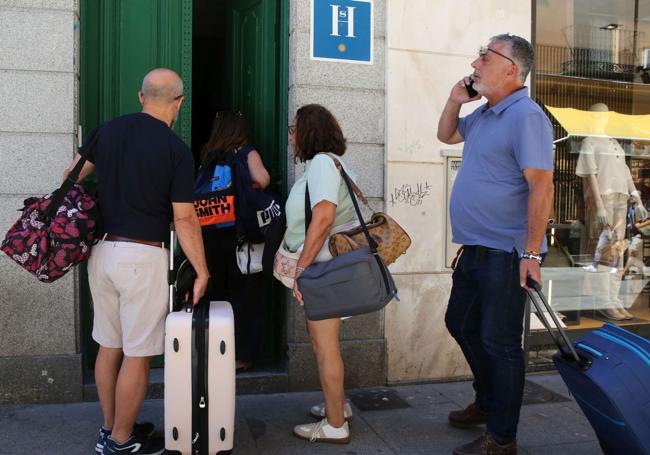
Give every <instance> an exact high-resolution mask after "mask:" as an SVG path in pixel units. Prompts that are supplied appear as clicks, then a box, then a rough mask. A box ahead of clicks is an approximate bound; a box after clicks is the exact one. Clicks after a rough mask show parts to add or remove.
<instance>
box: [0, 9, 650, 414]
mask: <svg viewBox="0 0 650 455" xmlns="http://www.w3.org/2000/svg"><path fill="white" fill-rule="evenodd" d="M350 8H352V10H350ZM368 8H370V11H371V14H370V15H366V14H367V11H368ZM351 11H354V12H353V13H352V14H350V13H351ZM342 13H343V14H342ZM328 14H329V16H328ZM337 18H338V20H337ZM355 19H356V20H357V21H358V22H354V20H355ZM350 20H352V21H353V22H352V26H353V27H354V29H353V30H352V31H351V30H350V27H351V25H350ZM323 24H325V25H323ZM329 26H331V27H332V29H331V30H330V32H329V33H326V35H327V36H324V35H323V34H322V27H329ZM335 29H336V30H335ZM505 32H510V33H513V34H517V35H520V36H523V37H526V38H527V39H530V40H532V41H533V43H534V44H535V46H536V49H537V52H538V63H537V66H536V68H534V70H533V74H531V76H530V78H529V81H528V84H527V85H529V87H530V88H531V90H532V91H531V93H532V96H533V97H534V98H535V100H536V101H537V102H539V103H540V104H541V105H543V106H544V108H545V109H546V110H547V112H548V113H549V116H550V117H551V119H552V121H553V124H554V127H555V139H556V152H555V153H556V158H555V159H556V176H555V179H556V188H557V191H556V198H555V204H554V213H553V217H552V218H553V220H551V222H550V224H549V232H548V236H549V243H550V245H551V249H550V252H549V256H548V258H549V260H548V261H547V263H546V265H545V268H546V270H544V279H545V288H546V289H547V291H548V292H549V295H550V297H551V299H552V303H553V305H554V308H556V310H557V311H558V313H561V314H562V316H564V321H565V323H566V324H567V326H568V327H569V328H570V329H572V330H571V333H572V335H573V336H577V335H579V334H580V333H581V331H584V330H588V329H589V328H592V327H595V326H597V325H598V324H601V323H602V322H605V321H614V319H612V317H613V316H616V319H615V321H616V322H617V323H622V324H626V325H627V326H629V327H630V328H631V330H633V331H636V332H637V333H640V334H641V335H642V336H648V335H649V334H650V332H648V331H646V326H645V324H644V322H645V320H646V318H647V319H648V320H650V312H649V309H648V297H647V295H646V292H645V287H646V284H647V280H646V279H645V273H644V272H646V271H648V272H650V271H649V270H646V269H645V267H644V262H643V261H644V260H645V255H646V252H647V254H650V248H645V249H644V247H645V246H646V245H645V242H644V234H643V229H644V226H643V225H639V229H640V230H638V229H637V230H635V227H634V224H635V223H636V222H642V221H643V219H642V218H644V217H642V216H640V215H641V213H640V212H641V210H639V205H640V204H638V203H637V202H636V200H635V199H634V194H632V193H633V191H638V195H639V198H640V199H641V204H644V203H645V201H646V200H647V199H649V198H650V180H648V178H649V177H648V175H650V173H649V172H647V171H646V170H645V169H646V166H647V165H646V162H647V161H646V158H645V157H646V155H647V154H650V147H649V145H648V144H650V142H648V140H649V139H650V137H649V131H650V120H649V118H648V117H647V114H650V90H648V89H649V88H650V84H648V83H649V82H650V76H648V75H647V68H650V62H649V61H648V60H650V1H648V0H598V1H588V0H571V1H564V0H537V1H532V2H529V1H520V0H487V1H481V2H475V1H471V0H459V1H456V2H451V1H449V0H341V1H338V2H336V1H333V0H332V1H325V0H236V1H230V2H220V1H214V0H211V1H207V0H194V1H192V0H139V1H138V2H128V1H127V0H102V1H101V2H96V1H93V0H0V94H2V100H3V103H2V105H0V162H1V164H2V165H1V166H0V176H1V180H0V232H6V231H7V230H8V229H9V227H10V226H11V224H12V223H13V222H14V221H15V219H16V218H17V212H16V209H18V208H20V207H22V201H23V199H25V198H27V197H30V196H38V195H42V194H44V193H47V192H49V191H51V190H53V189H54V188H56V187H57V186H58V185H59V184H60V181H61V176H62V173H63V170H64V169H65V168H66V167H67V166H68V164H69V162H70V160H71V159H72V155H73V152H74V150H75V147H76V146H77V145H78V143H79V141H80V140H81V139H82V137H83V135H84V133H85V132H87V131H89V130H90V129H92V128H93V127H94V126H96V125H97V124H99V123H101V122H103V121H106V120H108V119H110V118H112V117H113V116H116V115H120V114H124V113H128V112H133V111H136V110H138V108H139V105H138V102H137V98H136V93H137V90H138V89H139V86H140V82H141V79H142V77H143V75H144V74H145V73H146V72H147V71H148V70H150V69H152V68H155V67H158V66H167V67H171V68H173V69H175V70H177V71H178V72H179V74H181V76H182V77H183V80H184V83H185V94H186V98H187V101H186V103H185V105H184V107H183V110H182V113H181V117H180V120H179V124H178V126H177V127H176V131H177V133H178V134H179V135H180V136H181V137H182V138H183V139H184V140H185V141H186V142H188V143H191V145H192V149H193V151H195V152H197V151H198V149H200V147H201V145H202V144H203V143H204V142H205V141H206V139H207V134H208V133H209V128H210V124H211V121H212V118H213V116H214V112H215V111H216V110H219V109H224V108H225V109H228V108H232V109H238V110H241V111H242V113H244V115H246V116H247V117H248V118H249V119H250V121H251V124H252V127H253V132H254V136H255V144H256V145H257V146H258V147H259V150H260V151H261V153H262V156H263V158H264V160H265V163H266V164H267V166H268V167H269V169H270V170H271V173H272V175H273V178H274V182H275V189H276V190H277V191H279V192H281V193H284V194H286V193H287V191H288V188H290V186H291V183H292V182H293V181H294V180H295V179H296V177H297V176H299V175H300V174H301V173H302V172H303V165H301V164H295V163H294V161H293V159H292V151H291V149H290V148H289V147H288V146H287V140H286V128H287V125H288V124H289V123H290V121H291V119H292V117H293V114H294V113H295V111H296V109H297V108H298V107H300V106H301V105H304V104H307V103H320V104H323V105H325V106H326V107H328V108H329V109H331V110H332V112H333V113H334V115H335V116H336V117H337V118H338V119H339V121H340V123H341V126H342V128H343V131H344V134H345V136H346V138H347V141H348V152H347V153H346V155H345V157H344V159H345V161H346V163H348V164H349V165H350V166H351V167H352V168H353V169H354V170H355V172H356V173H357V174H358V175H359V177H360V180H359V185H360V187H361V188H362V190H363V191H364V192H365V194H366V195H367V196H368V197H369V199H370V204H371V206H372V207H373V208H374V209H375V210H383V211H386V212H387V213H389V214H390V215H391V216H393V217H394V218H395V219H397V220H398V221H399V222H400V223H401V224H402V225H403V227H404V228H405V229H406V230H407V231H408V232H409V234H410V235H411V238H412V242H413V243H412V246H411V248H410V249H409V251H408V252H407V254H406V255H405V256H403V257H402V258H400V259H399V260H398V261H397V262H396V263H395V264H394V265H393V266H391V271H392V273H393V275H394V277H395V281H396V284H397V286H398V288H399V294H400V301H399V302H392V303H391V304H389V305H388V306H387V307H386V309H385V310H384V311H382V312H378V313H374V314H370V315H365V316H360V317H355V318H352V319H350V320H349V321H346V322H345V323H344V324H343V328H342V343H341V346H342V351H343V355H344V359H345V362H346V382H347V385H348V386H370V385H380V384H386V383H389V384H390V383H399V382H416V381H434V380H448V379H453V378H460V377H465V376H467V375H468V374H469V368H468V367H467V364H466V363H465V361H464V359H463V356H462V354H461V352H460V349H459V348H458V347H457V346H456V344H455V342H454V341H453V340H452V338H451V337H450V336H449V335H448V334H447V331H446V328H445V325H444V313H445V310H446V306H447V299H448V296H449V291H450V288H451V269H450V263H451V262H450V261H451V258H452V257H453V255H454V253H455V251H456V247H457V246H455V245H453V244H452V242H451V233H450V226H449V221H448V210H447V202H448V196H449V193H450V190H451V185H452V184H453V179H454V176H455V173H456V171H457V170H458V167H459V166H460V165H461V164H462V144H459V145H457V146H453V147H450V146H447V145H444V144H442V143H440V142H439V141H438V140H437V139H436V127H437V122H438V118H439V116H440V114H441V112H442V109H443V107H444V105H445V102H446V100H447V97H448V95H449V91H450V89H451V86H452V85H453V84H454V83H455V82H456V81H458V80H459V79H460V78H461V77H463V76H465V75H468V74H470V73H471V71H472V70H471V67H470V64H471V62H472V61H473V60H474V59H475V58H476V53H477V49H478V47H479V46H481V45H484V44H486V43H487V41H488V39H489V38H490V37H491V36H493V35H496V34H500V33H505ZM350 35H353V36H352V37H350ZM328 36H329V38H328ZM337 36H342V37H343V38H346V39H347V40H345V39H343V38H342V39H341V40H340V42H339V41H336V37H337ZM332 37H334V38H332ZM349 38H354V39H359V40H360V41H362V44H363V46H366V47H369V49H370V50H369V53H367V52H365V51H364V49H366V47H363V46H361V48H360V49H357V48H356V47H354V46H356V43H357V42H356V41H354V43H355V44H354V45H353V44H352V43H353V41H350V39H349ZM332 39H334V41H332ZM364 40H365V41H364ZM328 43H329V44H332V43H333V44H334V47H333V48H332V47H331V46H330V47H329V48H328V47H327V46H328ZM337 52H338V53H337ZM355 59H356V60H361V61H362V62H361V63H358V62H357V63H354V62H352V61H351V60H355ZM639 68H640V69H639ZM646 79H647V80H646ZM598 103H600V104H606V105H607V106H608V109H607V111H604V110H603V109H602V108H601V110H600V111H594V110H591V111H590V108H591V107H592V106H594V105H595V104H598ZM479 105H480V103H479V102H475V103H471V104H468V105H465V106H464V107H463V110H462V114H467V113H469V112H471V111H472V110H473V109H475V108H476V107H478V106H479ZM565 109H574V110H575V111H566V110H565ZM567 112H568V114H567ZM619 114H620V115H625V116H630V117H622V118H621V119H622V120H621V119H618V118H617V117H616V115H619ZM596 117H598V118H601V119H602V118H603V117H607V119H606V120H605V123H607V126H606V127H603V128H604V129H603V128H601V130H598V131H596V130H594V129H593V128H592V129H591V130H589V131H586V130H585V129H584V125H585V124H586V125H592V126H593V124H594V121H595V120H597V119H596ZM576 119H578V120H579V119H584V120H583V121H582V122H580V121H578V122H577V123H578V125H577V126H576V125H574V123H576ZM619 123H620V124H624V125H629V124H630V123H631V124H635V125H636V124H638V128H637V129H632V130H629V129H628V130H625V131H622V130H621V129H620V128H618V127H616V125H619ZM619 126H620V125H619ZM581 128H582V129H581ZM588 138H591V139H589V141H591V140H593V138H596V140H598V141H600V140H601V139H605V140H608V141H610V143H611V144H612V145H611V147H612V150H615V152H614V155H616V154H617V153H618V155H619V156H618V158H619V161H622V162H623V164H622V166H621V165H620V163H619V165H618V166H619V167H620V169H623V167H625V168H626V169H629V176H630V179H631V181H632V182H633V185H634V189H632V188H631V187H630V186H629V185H628V186H627V187H625V191H623V190H620V191H619V193H620V194H622V193H621V192H623V193H625V192H627V193H626V196H627V197H622V196H621V198H622V199H624V200H625V201H624V202H623V203H620V204H618V205H617V206H616V210H617V212H616V216H617V217H620V213H619V212H621V211H622V212H624V216H623V218H624V222H623V227H621V226H617V225H616V222H615V221H614V219H613V218H614V209H612V213H611V215H612V221H611V223H609V224H608V225H606V226H605V227H607V226H609V227H607V229H608V232H610V234H608V235H605V236H604V237H605V240H603V241H602V242H601V244H602V245H601V246H600V247H599V239H600V238H601V233H602V231H603V230H604V229H605V228H604V227H603V225H599V224H597V222H596V221H595V220H597V216H598V213H597V211H598V210H597V207H596V202H595V198H594V196H590V194H591V193H589V191H590V189H589V188H590V187H589V182H591V181H592V180H593V179H591V178H590V175H600V174H598V173H594V172H592V174H590V173H589V172H588V171H580V170H579V169H582V168H581V167H580V168H579V166H578V161H579V160H580V159H581V158H580V157H581V155H583V158H582V161H584V160H585V159H587V158H588V157H589V156H590V155H589V152H588V151H587V149H588V147H587V145H588V143H589V141H587V142H585V140H586V139H588ZM614 142H616V144H614ZM617 144H618V147H617ZM619 148H620V149H619ZM592 155H593V153H592ZM603 155H607V156H609V155H610V153H609V152H607V153H604V154H603ZM592 161H593V160H592ZM580 166H583V164H582V162H581V164H580ZM620 172H621V173H622V174H621V175H623V174H624V175H625V178H626V179H627V175H628V174H625V171H624V170H622V171H620ZM601 174H602V172H601ZM618 178H619V177H613V179H614V180H616V179H618ZM626 182H628V181H627V180H626ZM90 184H91V185H92V182H91V183H90ZM603 191H604V190H603ZM605 193H606V192H602V196H603V197H604V196H606V194H605ZM610 193H611V191H610V192H607V194H610ZM608 198H610V199H611V198H612V196H608V197H607V198H604V199H603V198H601V199H603V200H608ZM628 199H630V201H629V202H628ZM631 209H636V212H637V213H636V215H632V217H633V218H632V220H633V222H632V223H631V225H630V223H628V218H627V215H628V212H630V211H631ZM635 217H636V218H635ZM646 217H647V216H646ZM636 224H639V223H636ZM611 232H615V234H611ZM635 235H640V237H638V238H637V240H636V243H635V246H634V248H632V243H633V242H635V240H634V236H635ZM613 236H615V238H614V237H613ZM639 239H640V240H639ZM625 241H626V242H627V244H625ZM639 242H640V243H639ZM639 245H640V246H639ZM597 250H599V251H600V253H599V257H597V256H598V255H597V254H596V251H597ZM630 258H632V259H634V258H638V259H640V261H641V262H638V261H637V262H635V261H632V262H630V267H629V268H628V269H627V270H624V269H625V268H626V267H625V265H626V263H627V262H628V260H629V259H630ZM596 259H598V260H597V261H595V260H596ZM594 261H595V265H593V264H592V263H593V262H594ZM590 265H592V266H593V268H594V269H595V271H591V269H588V267H589V266H590ZM585 267H586V268H585ZM614 268H616V273H611V271H612V270H613V269H614ZM624 272H625V273H624ZM621 278H625V279H621ZM0 289H1V290H2V292H0V403H8V402H48V401H50V402H53V401H77V400H82V399H84V398H87V399H88V398H92V394H91V393H89V392H88V389H89V387H88V384H86V387H84V384H85V382H87V381H85V380H84V378H85V377H86V378H87V377H89V376H90V375H88V373H89V372H90V371H91V370H92V364H93V360H94V352H95V349H96V347H95V345H94V342H92V340H91V339H90V336H89V333H90V324H91V322H92V302H91V299H90V297H89V293H88V289H87V283H86V277H85V272H84V269H83V267H79V268H77V269H76V270H75V272H74V273H70V274H68V275H67V276H65V277H64V278H62V279H60V280H59V281H57V282H55V283H53V284H41V283H38V282H36V281H35V279H33V278H32V277H31V276H30V275H28V274H27V273H25V272H24V271H22V270H20V269H19V268H18V267H17V266H16V265H15V264H14V263H13V261H11V260H10V259H9V258H7V257H6V256H4V255H3V256H2V257H0ZM270 295H271V298H270V303H269V305H268V308H267V309H266V312H267V315H266V316H267V324H266V325H267V330H266V336H267V340H268V342H267V343H266V346H265V362H264V365H265V366H264V367H260V371H259V372H257V373H255V374H253V375H242V376H241V377H240V378H239V381H240V385H241V386H242V389H241V390H242V391H250V392H263V391H286V390H305V389H313V388H316V387H317V386H318V376H317V370H316V364H315V360H314V357H313V354H312V351H311V346H310V343H309V339H308V336H307V333H306V331H305V320H304V314H303V312H302V309H301V308H300V307H299V306H298V305H297V304H296V303H295V302H293V301H292V300H291V299H290V297H289V295H288V293H287V292H285V291H284V290H283V289H280V288H279V287H277V288H276V289H273V290H272V291H271V292H270ZM605 296H606V297H605ZM619 307H622V308H623V309H624V310H625V311H628V312H629V313H631V315H632V317H633V319H625V320H622V319H618V317H619V316H621V315H622V313H621V312H620V310H619V309H618V308H619ZM612 309H615V310H616V311H614V312H612V311H611V310H612ZM538 325H539V324H538V323H537V319H536V317H535V315H532V316H531V335H530V336H529V337H527V340H528V346H529V347H530V348H531V351H532V352H538V353H539V354H538V355H532V357H534V358H535V359H536V361H538V362H540V363H541V364H542V365H548V359H547V357H545V356H544V354H543V353H544V352H545V349H546V348H547V347H548V344H549V340H548V339H547V338H546V337H545V335H544V332H543V331H541V330H539V329H538ZM84 390H86V392H85V393H84Z"/></svg>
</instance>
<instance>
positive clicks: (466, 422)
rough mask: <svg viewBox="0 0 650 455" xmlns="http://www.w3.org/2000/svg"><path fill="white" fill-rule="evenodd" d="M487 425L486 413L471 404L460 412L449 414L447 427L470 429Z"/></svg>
mask: <svg viewBox="0 0 650 455" xmlns="http://www.w3.org/2000/svg"><path fill="white" fill-rule="evenodd" d="M485 423H487V412H485V411H484V410H483V409H481V408H479V407H478V405H477V404H476V403H472V404H470V405H469V406H467V407H466V408H465V409H463V410H462V411H451V412H450V413H449V425H452V426H454V427H458V428H472V427H473V426H475V425H480V424H485Z"/></svg>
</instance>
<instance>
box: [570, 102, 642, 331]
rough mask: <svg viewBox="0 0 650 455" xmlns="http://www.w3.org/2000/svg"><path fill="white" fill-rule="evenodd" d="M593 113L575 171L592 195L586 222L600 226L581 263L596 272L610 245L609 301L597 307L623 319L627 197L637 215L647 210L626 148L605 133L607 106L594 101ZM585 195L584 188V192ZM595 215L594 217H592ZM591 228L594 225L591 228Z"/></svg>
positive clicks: (611, 315) (586, 268)
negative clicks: (590, 255) (591, 249)
mask: <svg viewBox="0 0 650 455" xmlns="http://www.w3.org/2000/svg"><path fill="white" fill-rule="evenodd" d="M589 110H590V111H591V112H593V113H594V115H593V119H592V127H593V134H594V136H589V137H586V138H585V139H583V140H582V142H581V144H580V156H579V157H578V164H577V166H576V175H578V176H580V177H584V178H585V181H586V184H587V187H588V189H589V190H590V191H589V192H590V193H591V195H592V196H593V201H594V205H595V209H596V214H595V217H593V216H592V217H590V218H591V219H588V220H587V222H588V223H596V225H597V226H598V227H599V229H601V233H600V236H599V239H598V245H597V246H596V250H595V252H594V259H593V262H592V264H591V265H589V266H586V267H584V269H585V270H587V271H589V272H598V265H599V263H600V261H601V259H602V255H603V251H604V249H605V247H606V246H607V245H608V244H609V245H610V247H611V248H610V257H611V262H610V265H611V266H612V267H611V269H610V270H609V272H610V273H611V275H612V280H610V286H609V290H608V294H609V301H608V302H605V303H604V304H603V305H601V308H598V310H599V311H600V313H601V315H603V316H605V317H606V318H608V319H613V320H624V319H630V318H631V317H632V316H631V315H629V313H627V311H626V310H625V308H623V305H622V304H621V302H620V300H619V298H618V292H619V290H620V279H619V277H618V267H619V266H620V265H621V264H622V258H623V253H624V252H625V248H626V246H627V241H626V240H625V226H626V216H627V211H628V199H630V198H632V200H633V201H634V202H633V205H634V207H635V212H636V216H637V217H638V219H645V218H647V216H648V212H647V210H646V209H645V207H644V206H643V202H642V201H641V193H640V192H639V191H638V190H637V189H636V187H635V185H634V181H633V180H632V174H631V173H630V168H629V167H628V166H627V164H626V163H625V150H623V147H621V145H620V144H619V142H618V141H617V140H616V139H614V138H611V137H608V136H606V134H607V133H606V126H607V121H608V112H609V108H608V107H607V105H606V104H603V103H597V104H594V105H593V106H591V108H590V109H589ZM585 196H586V197H585V198H587V192H585ZM594 218H595V219H594ZM592 230H593V229H592Z"/></svg>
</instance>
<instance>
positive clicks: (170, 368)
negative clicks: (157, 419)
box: [165, 293, 235, 455]
mask: <svg viewBox="0 0 650 455" xmlns="http://www.w3.org/2000/svg"><path fill="white" fill-rule="evenodd" d="M170 294H171V293H170ZM234 429H235V328H234V318H233V312H232V308H231V306H230V304H229V303H228V302H207V301H202V302H201V303H199V305H197V306H196V307H194V309H193V311H192V308H191V306H188V307H186V308H184V309H182V310H181V311H174V312H171V313H170V314H169V315H168V316H167V321H166V323H165V448H166V449H167V450H168V451H173V452H177V453H180V454H183V455H190V454H191V455H203V454H208V453H209V454H217V453H219V452H220V451H228V450H231V449H232V448H233V439H234V438H233V433H234ZM173 452H172V453H173Z"/></svg>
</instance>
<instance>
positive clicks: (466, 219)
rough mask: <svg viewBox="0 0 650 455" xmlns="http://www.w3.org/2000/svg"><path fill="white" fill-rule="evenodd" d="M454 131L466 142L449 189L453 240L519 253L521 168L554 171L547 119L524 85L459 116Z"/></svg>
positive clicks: (523, 203)
mask: <svg viewBox="0 0 650 455" xmlns="http://www.w3.org/2000/svg"><path fill="white" fill-rule="evenodd" d="M458 131H459V132H460V134H461V135H462V136H463V138H464V139H465V146H464V148H463V160H462V163H461V166H460V169H459V171H458V175H457V176H456V180H455V181H454V187H453V189H452V192H451V200H450V209H449V211H450V216H451V227H452V240H453V242H454V243H457V244H461V245H482V246H486V247H489V248H497V249H500V250H504V251H512V250H513V249H516V250H517V251H518V252H519V253H521V252H523V251H524V248H525V245H526V239H527V235H528V194H529V190H528V183H527V182H526V179H525V178H524V174H523V170H524V169H527V168H529V169H542V170H546V171H552V170H553V130H552V128H551V122H550V121H549V119H548V117H547V116H546V114H544V112H543V111H542V109H541V108H540V107H539V106H538V105H537V104H536V103H535V102H534V101H533V100H531V99H530V98H529V97H528V89H527V88H526V87H524V88H522V89H520V90H518V91H516V92H514V93H512V94H510V95H509V96H508V97H506V98H504V99H503V100H501V101H500V102H499V103H498V104H497V105H495V106H493V107H491V108H490V107H489V106H488V105H487V103H486V104H484V105H482V106H480V107H479V108H477V109H476V110H475V111H474V112H472V113H471V114H470V115H468V116H467V117H463V118H461V119H460V120H459V124H458ZM542 251H546V240H544V245H543V248H542Z"/></svg>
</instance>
